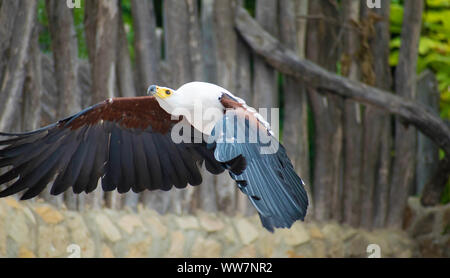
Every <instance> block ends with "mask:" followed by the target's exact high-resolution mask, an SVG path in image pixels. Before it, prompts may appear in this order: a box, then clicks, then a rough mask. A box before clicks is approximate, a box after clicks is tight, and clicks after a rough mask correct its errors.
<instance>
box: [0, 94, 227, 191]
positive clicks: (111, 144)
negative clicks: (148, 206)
mask: <svg viewBox="0 0 450 278" xmlns="http://www.w3.org/2000/svg"><path fill="white" fill-rule="evenodd" d="M180 120H181V118H180V119H177V120H173V119H171V115H170V114H168V113H167V112H165V111H164V110H163V109H162V108H161V107H160V106H159V104H158V102H157V101H156V99H155V98H154V97H135V98H116V99H109V100H106V101H104V102H102V103H99V104H96V105H93V106H91V107H89V108H87V109H85V110H83V111H81V112H79V113H78V114H75V115H73V116H71V117H68V118H66V119H64V120H61V121H59V122H57V123H54V124H52V125H49V126H47V127H44V128H41V129H38V130H36V131H32V132H28V133H21V134H11V133H0V135H1V136H10V137H12V138H10V139H7V140H3V141H0V146H2V145H3V146H6V147H3V148H2V149H1V150H0V169H1V168H3V167H8V166H12V167H10V168H11V169H9V171H7V172H6V173H4V174H3V175H1V176H0V185H2V184H4V183H7V182H13V183H12V185H10V186H9V187H7V188H6V189H5V190H3V191H1V192H0V197H5V196H8V195H12V194H15V193H18V192H20V191H22V190H26V192H25V193H24V194H23V195H22V197H21V199H29V198H33V197H34V196H36V195H38V194H39V193H40V192H41V191H42V190H43V189H44V188H45V187H46V186H47V184H48V183H49V182H51V181H52V179H53V178H55V180H54V182H53V185H52V187H51V194H53V195H57V194H60V193H62V192H64V191H66V190H67V189H68V188H70V187H72V189H73V192H74V193H81V192H83V191H84V192H86V193H89V192H91V191H93V190H94V189H95V188H96V187H97V184H98V180H99V178H102V187H103V189H104V190H105V191H112V190H115V189H116V188H117V190H118V191H119V192H120V193H124V192H128V191H129V190H130V189H132V190H133V191H134V192H140V191H143V190H144V189H149V190H154V189H162V190H169V189H171V188H172V186H176V187H178V188H182V187H185V186H186V185H187V184H188V183H189V184H191V185H198V184H200V183H201V181H202V177H201V175H200V172H199V168H198V166H199V164H200V163H202V162H205V164H206V169H207V170H208V171H210V172H211V173H213V174H218V173H221V172H223V171H224V167H226V164H224V163H220V162H218V161H216V160H215V159H214V156H213V150H209V149H207V148H206V143H205V142H203V141H201V143H195V144H194V143H179V144H175V143H174V142H173V140H172V139H171V130H172V127H173V126H174V125H175V124H176V123H178V122H179V121H180ZM192 134H194V133H192ZM191 142H195V141H191Z"/></svg>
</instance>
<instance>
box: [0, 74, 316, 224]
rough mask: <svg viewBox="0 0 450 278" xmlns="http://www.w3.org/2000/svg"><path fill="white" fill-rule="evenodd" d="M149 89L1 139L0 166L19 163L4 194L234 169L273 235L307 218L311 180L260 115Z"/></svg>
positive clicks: (106, 186) (228, 103) (190, 91)
mask: <svg viewBox="0 0 450 278" xmlns="http://www.w3.org/2000/svg"><path fill="white" fill-rule="evenodd" d="M147 93H148V95H147V96H142V97H130V98H126V97H123V98H122V97H119V98H110V99H108V100H105V101H103V102H101V103H98V104H95V105H93V106H91V107H89V108H87V109H84V110H82V111H81V112H79V113H77V114H75V115H72V116H70V117H68V118H65V119H63V120H60V121H58V122H56V123H53V124H50V125H48V126H46V127H43V128H40V129H37V130H35V131H31V132H26V133H0V135H1V136H8V138H6V140H3V141H0V146H5V147H3V148H2V149H1V150H0V169H1V168H3V167H7V166H12V167H10V169H9V171H7V172H6V173H4V174H3V175H1V176H0V185H2V184H4V183H8V182H9V184H11V183H12V184H11V185H10V186H8V187H7V188H6V189H4V190H3V191H1V192H0V197H5V196H9V195H12V194H15V193H18V192H20V191H23V190H26V191H25V193H24V194H23V195H22V196H21V199H22V200H25V199H30V198H33V197H35V196H36V195H38V194H39V193H40V192H41V191H42V190H43V189H44V188H45V187H46V186H47V184H49V183H50V182H51V181H52V179H54V181H53V184H52V186H51V190H50V193H51V194H53V195H58V194H61V193H63V192H64V191H66V190H67V189H68V188H69V187H72V190H73V192H74V193H76V194H79V193H81V192H83V191H84V192H86V193H89V192H92V191H93V190H94V189H95V188H96V187H97V184H98V181H99V179H100V178H101V184H102V188H103V190H104V191H112V190H115V189H117V191H118V192H119V193H125V192H128V191H129V190H130V189H131V190H133V191H134V192H141V191H143V190H145V189H148V190H156V189H161V190H166V191H167V190H170V189H171V188H172V187H173V186H175V187H177V188H184V187H186V186H187V185H188V184H190V185H199V184H200V183H201V182H202V177H201V174H200V172H199V167H201V165H202V164H204V165H205V168H206V169H207V170H208V171H209V172H211V173H212V174H216V175H217V174H220V173H222V172H224V171H225V170H226V171H228V172H229V174H230V176H231V178H232V179H233V180H235V181H236V184H237V186H238V188H239V189H240V190H241V191H242V192H243V193H244V194H246V195H247V196H248V198H249V200H250V202H251V203H252V204H253V205H254V206H255V208H256V210H257V211H258V213H259V216H260V219H261V222H262V225H263V226H264V227H265V228H266V229H267V230H269V231H272V232H273V231H274V228H289V227H291V225H292V224H293V223H294V222H295V221H296V220H298V219H301V220H304V217H305V215H306V209H307V206H308V198H307V194H306V191H305V189H304V184H303V181H302V179H301V178H300V177H299V176H298V175H297V174H296V173H295V171H294V168H293V166H292V163H291V161H290V160H289V158H288V156H287V155H286V151H285V149H284V148H283V146H282V145H281V144H279V143H278V141H277V140H276V138H275V137H274V136H273V133H272V131H271V130H270V126H269V124H268V123H267V122H266V121H265V120H264V118H263V117H262V116H261V115H260V114H258V113H257V112H256V110H255V109H253V108H251V107H248V106H247V105H246V104H245V101H243V100H242V99H240V98H238V97H236V96H234V95H233V94H232V93H230V92H229V91H227V90H226V89H224V88H222V87H219V86H217V85H214V84H210V83H204V82H190V83H187V84H185V85H183V86H181V87H180V88H179V89H178V90H173V89H170V88H165V87H161V86H156V85H152V86H150V87H149V88H148V90H147ZM199 106H200V108H202V109H197V108H198V107H199ZM196 110H197V111H196ZM198 111H201V112H198ZM180 138H181V139H180ZM239 138H240V139H241V140H238V139H239ZM252 138H253V140H252ZM187 139H188V140H187ZM264 148H266V149H264ZM267 150H269V151H267Z"/></svg>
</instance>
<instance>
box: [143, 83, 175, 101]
mask: <svg viewBox="0 0 450 278" xmlns="http://www.w3.org/2000/svg"><path fill="white" fill-rule="evenodd" d="M147 94H148V95H150V96H156V97H159V98H161V99H164V98H168V97H170V96H171V95H172V94H173V91H172V90H171V89H169V88H165V87H160V86H156V85H152V86H150V87H148V89H147Z"/></svg>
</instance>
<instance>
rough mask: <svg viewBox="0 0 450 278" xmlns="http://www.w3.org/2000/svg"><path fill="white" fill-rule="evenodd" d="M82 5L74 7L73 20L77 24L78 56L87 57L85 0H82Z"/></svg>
mask: <svg viewBox="0 0 450 278" xmlns="http://www.w3.org/2000/svg"><path fill="white" fill-rule="evenodd" d="M80 3H81V6H80V8H79V9H73V22H74V26H75V32H76V34H77V41H78V57H80V58H82V59H87V57H88V53H87V45H86V37H85V35H84V7H85V0H81V1H80Z"/></svg>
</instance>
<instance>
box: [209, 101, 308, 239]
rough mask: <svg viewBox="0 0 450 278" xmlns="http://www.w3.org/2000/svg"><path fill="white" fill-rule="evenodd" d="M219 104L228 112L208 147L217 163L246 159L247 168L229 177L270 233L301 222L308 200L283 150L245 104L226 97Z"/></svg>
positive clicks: (263, 123) (213, 134)
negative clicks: (249, 202)
mask: <svg viewBox="0 0 450 278" xmlns="http://www.w3.org/2000/svg"><path fill="white" fill-rule="evenodd" d="M221 103H222V105H223V106H224V107H225V108H226V109H227V112H226V114H225V116H224V117H223V119H222V121H221V122H219V123H217V124H216V126H215V127H214V130H213V132H212V136H211V138H210V140H211V141H210V143H209V145H210V146H211V149H213V148H214V149H215V151H214V156H215V158H216V159H217V160H218V161H230V160H231V159H233V158H236V157H240V156H242V157H244V158H245V160H246V164H247V167H246V169H245V170H244V171H243V172H242V173H240V174H236V173H232V172H230V176H231V177H232V178H233V179H234V180H235V181H236V182H237V184H238V187H239V188H240V190H241V191H242V192H243V193H245V194H246V195H247V196H248V197H249V199H250V201H251V203H252V204H253V205H254V206H255V208H256V209H257V211H258V213H259V216H260V219H261V222H262V224H263V226H264V227H265V228H266V229H268V230H269V231H273V230H274V228H289V227H290V226H291V225H292V224H293V223H294V222H295V221H296V220H299V219H301V220H304V217H305V215H306V209H307V207H308V197H307V194H306V191H305V188H304V187H303V181H302V179H301V178H300V177H299V176H298V175H297V174H296V173H295V171H294V167H293V166H292V163H291V161H290V159H289V158H288V156H287V155H286V151H285V149H284V147H283V146H282V145H281V144H280V143H279V142H278V141H277V139H276V138H274V137H273V135H272V133H271V132H270V130H269V129H268V128H267V125H266V123H265V122H262V121H260V120H259V117H258V115H256V114H255V113H254V111H251V110H250V109H248V108H247V107H246V106H245V105H244V104H242V103H241V102H238V101H237V100H235V99H233V97H232V96H229V95H223V96H222V99H221Z"/></svg>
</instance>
